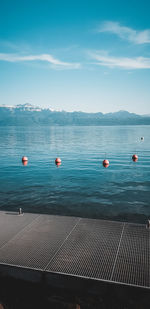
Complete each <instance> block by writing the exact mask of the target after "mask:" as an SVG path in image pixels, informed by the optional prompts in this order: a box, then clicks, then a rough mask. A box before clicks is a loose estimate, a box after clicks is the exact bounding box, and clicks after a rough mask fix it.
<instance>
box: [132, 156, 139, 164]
mask: <svg viewBox="0 0 150 309" xmlns="http://www.w3.org/2000/svg"><path fill="white" fill-rule="evenodd" d="M132 160H133V161H134V162H137V160H138V156H137V155H136V154H134V155H133V156H132Z"/></svg>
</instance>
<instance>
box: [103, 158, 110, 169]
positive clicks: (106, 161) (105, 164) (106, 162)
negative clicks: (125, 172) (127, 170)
mask: <svg viewBox="0 0 150 309" xmlns="http://www.w3.org/2000/svg"><path fill="white" fill-rule="evenodd" d="M103 166H104V167H106V168H107V167H108V166H109V161H108V160H107V159H105V160H104V161H103Z"/></svg>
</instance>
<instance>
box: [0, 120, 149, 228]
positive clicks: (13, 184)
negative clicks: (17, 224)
mask: <svg viewBox="0 0 150 309" xmlns="http://www.w3.org/2000/svg"><path fill="white" fill-rule="evenodd" d="M141 136H144V141H141V139H140V138H141ZM135 152H136V153H137V154H138V156H139V160H138V162H133V161H132V154H133V153H135ZM23 155H26V156H28V158H29V162H28V165H27V166H23V165H22V162H21V158H22V156H23ZM57 156H60V157H61V159H62V164H61V166H60V167H59V168H58V167H57V166H56V165H55V158H56V157H57ZM105 157H106V158H107V159H109V161H110V166H109V167H108V168H104V167H103V166H102V161H103V159H104V158H105ZM19 207H22V209H23V211H25V212H38V213H49V214H60V215H69V216H70V215H71V216H82V217H90V218H103V219H111V220H125V221H132V222H141V223H142V222H145V221H146V220H147V218H149V217H150V127H149V126H120V127H118V126H116V127H68V126H67V127H26V128H25V127H0V210H10V211H14V210H18V209H19Z"/></svg>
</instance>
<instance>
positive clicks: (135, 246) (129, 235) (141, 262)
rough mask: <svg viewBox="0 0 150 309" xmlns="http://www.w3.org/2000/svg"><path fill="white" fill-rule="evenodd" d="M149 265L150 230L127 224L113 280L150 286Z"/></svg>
mask: <svg viewBox="0 0 150 309" xmlns="http://www.w3.org/2000/svg"><path fill="white" fill-rule="evenodd" d="M149 266H150V265H149V230H148V229H146V228H145V226H143V225H134V224H126V225H125V229H124V233H123V237H122V241H121V245H120V250H119V254H118V257H117V261H116V266H115V269H114V274H113V277H112V280H114V281H118V282H124V283H128V284H134V285H141V286H150V285H149Z"/></svg>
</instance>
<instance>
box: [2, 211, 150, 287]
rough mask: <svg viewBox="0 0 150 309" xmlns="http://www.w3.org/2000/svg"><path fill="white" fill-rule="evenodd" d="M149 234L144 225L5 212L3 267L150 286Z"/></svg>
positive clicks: (3, 213)
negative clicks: (19, 214) (23, 268)
mask: <svg viewBox="0 0 150 309" xmlns="http://www.w3.org/2000/svg"><path fill="white" fill-rule="evenodd" d="M149 235H150V230H148V229H146V227H145V226H144V225H139V224H128V223H121V222H113V221H112V222H111V221H103V220H93V219H79V218H74V217H60V216H51V215H33V214H24V215H23V216H18V215H17V214H11V213H5V212H0V265H1V264H6V265H9V266H14V265H15V266H17V267H25V268H28V269H29V270H30V269H37V270H40V271H46V272H47V274H48V273H50V272H54V273H59V274H62V273H63V274H67V275H75V276H79V277H86V278H91V279H100V280H108V281H114V282H120V283H124V284H130V285H137V286H144V287H150V281H149V278H150V271H149V266H150V263H149V261H150V252H149V250H150V246H149ZM11 269H12V267H10V272H11Z"/></svg>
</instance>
